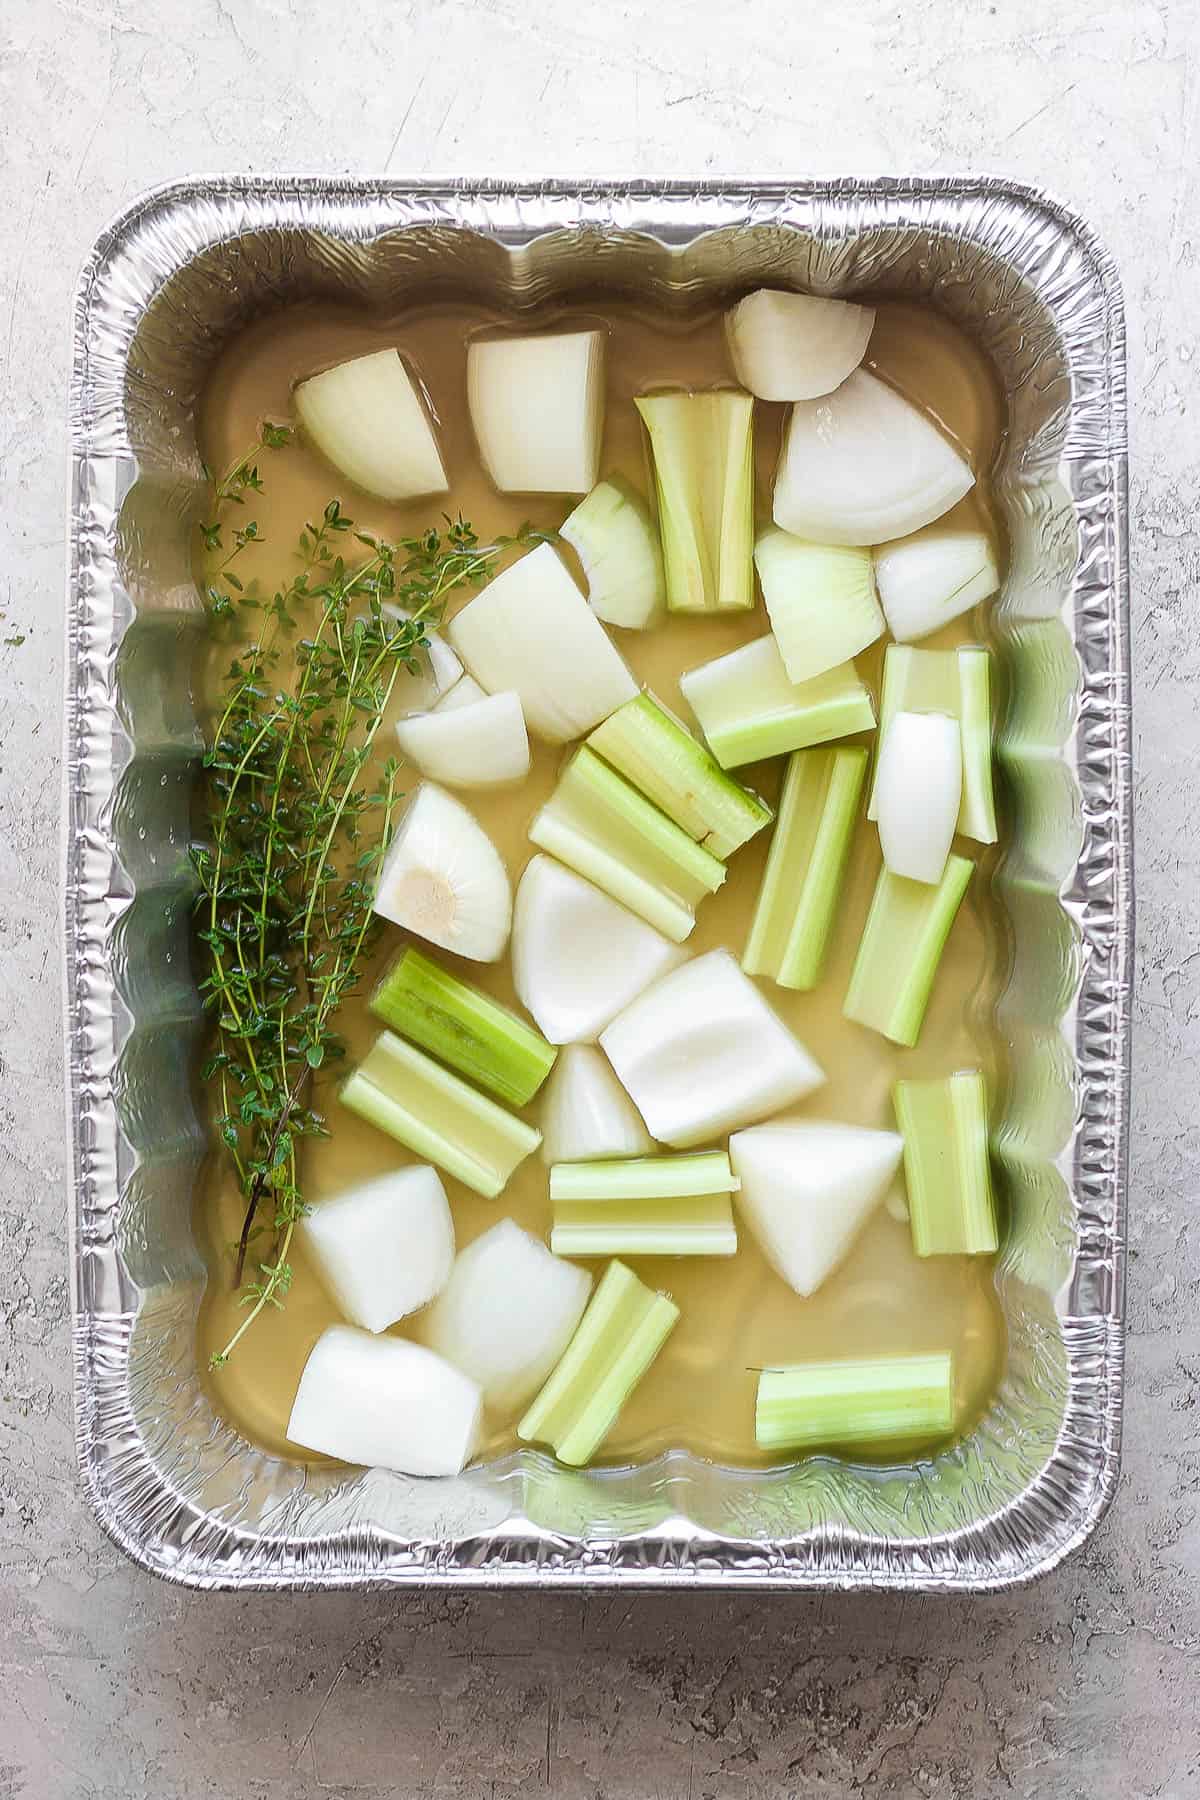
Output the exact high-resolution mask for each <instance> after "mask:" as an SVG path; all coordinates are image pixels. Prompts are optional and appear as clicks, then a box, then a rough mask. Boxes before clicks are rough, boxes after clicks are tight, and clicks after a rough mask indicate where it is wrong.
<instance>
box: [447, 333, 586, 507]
mask: <svg viewBox="0 0 1200 1800" xmlns="http://www.w3.org/2000/svg"><path fill="white" fill-rule="evenodd" d="M467 400H468V404H469V405H470V408H471V423H472V425H473V426H474V427H475V438H476V442H477V443H478V445H479V454H480V456H481V457H482V459H483V464H484V467H485V468H486V469H487V472H488V474H489V475H490V476H491V478H492V480H493V482H494V483H495V485H496V486H497V487H498V488H499V489H500V491H501V493H503V494H586V493H587V491H588V489H589V488H590V487H594V486H595V482H596V475H597V472H598V468H597V465H598V463H599V460H600V437H601V429H602V425H603V420H604V333H603V332H602V331H556V332H547V333H544V334H542V335H539V336H537V337H493V338H475V339H474V340H473V341H472V342H471V344H470V345H469V346H468V349H467Z"/></svg>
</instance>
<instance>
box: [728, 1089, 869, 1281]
mask: <svg viewBox="0 0 1200 1800" xmlns="http://www.w3.org/2000/svg"><path fill="white" fill-rule="evenodd" d="M903 1148H904V1140H903V1139H902V1138H901V1137H900V1136H899V1135H898V1133H896V1132H894V1131H868V1130H866V1129H865V1128H864V1127H862V1126H858V1125H827V1124H822V1123H817V1122H816V1121H815V1120H814V1121H812V1122H808V1121H804V1122H801V1121H796V1122H794V1123H793V1122H785V1121H782V1120H781V1121H779V1122H778V1123H773V1124H770V1125H756V1126H754V1127H753V1128H752V1129H751V1130H749V1131H736V1132H735V1133H734V1134H733V1136H732V1137H731V1138H730V1140H729V1160H730V1162H731V1163H732V1165H733V1172H734V1174H735V1175H736V1176H737V1177H738V1180H739V1181H740V1182H741V1184H742V1185H741V1188H740V1189H739V1191H738V1192H737V1193H736V1194H735V1195H734V1197H733V1200H734V1205H735V1206H736V1207H737V1209H738V1211H739V1213H740V1214H741V1215H742V1218H743V1219H744V1220H745V1221H746V1224H747V1225H748V1226H749V1228H750V1230H751V1231H752V1232H753V1233H754V1236H755V1237H756V1238H757V1240H758V1244H759V1248H760V1249H761V1250H762V1253H763V1255H764V1256H765V1257H766V1259H767V1261H768V1262H769V1263H770V1265H771V1267H772V1268H773V1269H774V1270H775V1272H776V1274H778V1275H781V1276H782V1277H783V1279H784V1281H786V1282H787V1284H788V1286H789V1287H791V1288H794V1289H795V1290H796V1292H797V1293H798V1294H812V1293H815V1292H816V1290H817V1289H818V1288H819V1287H820V1285H821V1283H822V1282H823V1281H824V1280H825V1278H826V1276H827V1275H830V1274H832V1272H833V1270H834V1269H835V1268H836V1267H837V1265H838V1264H839V1263H840V1262H841V1260H842V1258H843V1257H844V1256H845V1255H846V1252H847V1251H848V1250H849V1249H850V1247H851V1245H852V1244H853V1242H854V1240H855V1238H856V1237H857V1236H858V1234H859V1232H860V1231H861V1230H862V1228H863V1226H864V1225H865V1224H866V1222H867V1220H868V1218H869V1217H870V1216H871V1213H872V1212H873V1211H874V1210H875V1208H876V1206H878V1204H879V1202H880V1201H881V1200H882V1199H883V1197H884V1195H885V1193H886V1192H887V1189H888V1187H889V1185H890V1184H891V1181H892V1178H893V1176H894V1175H895V1173H896V1170H897V1169H898V1168H899V1166H900V1156H901V1152H902V1150H903Z"/></svg>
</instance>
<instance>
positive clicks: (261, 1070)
mask: <svg viewBox="0 0 1200 1800" xmlns="http://www.w3.org/2000/svg"><path fill="white" fill-rule="evenodd" d="M290 439H291V433H290V431H288V430H287V429H286V428H283V427H279V426H270V425H268V426H267V427H265V428H264V431H263V434H262V439H261V446H260V445H256V446H255V448H254V450H253V451H251V453H250V454H249V455H248V456H246V457H243V458H242V459H241V460H240V461H239V462H238V463H237V464H236V465H235V466H234V468H233V469H232V470H231V471H230V472H229V474H228V475H226V476H225V477H224V479H223V480H221V481H219V482H214V484H213V494H214V509H213V516H212V518H211V519H210V520H209V521H208V522H206V523H205V524H203V525H202V526H201V528H200V534H201V543H202V554H203V559H204V567H205V571H206V572H205V574H204V578H203V583H202V585H203V591H204V597H205V602H206V605H207V608H208V612H209V616H210V619H211V621H212V622H213V628H214V629H219V630H221V631H224V632H227V633H228V634H229V635H230V637H231V639H232V640H233V643H234V646H235V648H234V654H233V660H232V661H231V662H230V664H229V667H228V671H227V673H226V675H225V677H224V679H223V683H222V687H221V692H220V698H219V706H218V710H217V715H216V721H215V725H214V729H213V731H212V736H211V743H210V746H209V748H208V750H207V752H206V755H205V758H204V762H205V768H206V771H207V818H208V831H207V841H205V842H204V843H202V844H200V845H199V846H197V847H196V848H195V849H194V851H193V863H194V865H195V871H196V875H197V878H198V882H199V888H200V892H199V895H198V898H197V914H198V926H199V938H200V941H201V943H202V945H203V946H204V951H205V957H206V962H207V968H206V970H205V973H204V975H203V979H202V981H201V991H202V993H203V995H204V1000H205V1004H206V1006H207V1007H208V1008H209V1009H210V1011H211V1013H212V1016H213V1023H214V1027H215V1033H214V1041H213V1044H212V1048H211V1051H210V1054H209V1056H208V1058H207V1061H206V1062H205V1064H204V1068H203V1076H204V1079H205V1080H206V1081H207V1082H209V1083H211V1084H212V1086H213V1089H214V1092H215V1095H216V1128H217V1132H218V1135H219V1138H220V1142H221V1145H222V1146H223V1148H224V1151H225V1152H226V1153H227V1154H228V1156H229V1157H230V1159H231V1161H232V1165H233V1168H234V1170H235V1172H236V1176H237V1181H238V1184H239V1187H240V1190H241V1193H242V1195H243V1197H244V1200H245V1209H244V1214H243V1221H242V1228H241V1233H240V1236H239V1239H238V1242H237V1244H236V1246H235V1247H233V1251H232V1254H233V1258H234V1285H235V1286H237V1287H240V1288H243V1290H244V1291H243V1294H242V1299H243V1302H244V1304H245V1305H246V1307H247V1314H246V1317H245V1318H244V1319H243V1321H242V1323H241V1325H240V1326H239V1328H238V1330H237V1331H236V1332H235V1333H234V1334H233V1336H232V1337H231V1338H230V1340H229V1342H228V1343H227V1344H226V1346H225V1348H224V1349H223V1350H221V1351H219V1352H218V1353H217V1354H216V1355H215V1356H214V1357H213V1359H212V1363H213V1365H214V1366H217V1365H219V1364H221V1363H223V1362H225V1361H226V1360H227V1359H228V1357H229V1356H230V1354H231V1353H232V1351H233V1350H234V1348H235V1346H236V1345H237V1343H238V1342H239V1341H240V1339H241V1338H242V1337H243V1336H244V1334H245V1333H246V1331H247V1330H248V1329H249V1328H250V1326H251V1325H252V1324H253V1323H254V1322H255V1320H257V1319H258V1318H259V1317H260V1316H261V1315H262V1313H263V1312H264V1311H265V1310H266V1309H267V1308H268V1307H278V1306H280V1305H281V1304H282V1302H283V1300H284V1297H285V1296H286V1294H287V1291H288V1288H289V1286H290V1284H291V1279H292V1272H291V1266H290V1263H289V1261H288V1257H289V1253H290V1248H291V1243H292V1236H293V1232H294V1229H295V1225H296V1222H297V1220H298V1219H299V1218H300V1217H301V1216H302V1215H303V1213H304V1211H305V1203H304V1198H303V1191H302V1183H301V1171H300V1164H299V1150H300V1145H301V1142H302V1140H303V1139H304V1138H306V1137H315V1136H323V1135H326V1126H325V1121H324V1118H323V1116H322V1114H321V1112H320V1111H319V1110H318V1108H317V1107H316V1106H315V1105H314V1104H313V1099H312V1078H313V1074H314V1071H316V1070H318V1069H321V1068H324V1067H325V1066H327V1065H328V1064H329V1063H330V1062H331V1061H333V1060H334V1059H336V1058H338V1057H340V1056H341V1055H342V1054H343V1047H342V1044H341V1041H340V1039H339V1037H338V1034H337V1031H336V1029H335V1020H336V1016H337V1012H338V1008H339V1007H340V1006H341V1005H342V1003H343V1002H344V1001H345V1000H346V999H347V998H348V996H349V995H350V994H351V993H352V992H353V991H354V989H355V986H356V984H357V982H358V980H359V978H360V975H361V973H362V970H363V967H364V964H365V962H366V960H367V958H368V956H369V954H370V951H371V948H372V944H373V940H374V936H375V929H376V925H377V919H376V915H375V914H374V912H373V911H372V904H371V903H372V897H373V894H374V889H375V880H376V877H377V874H378V871H379V866H380V863H381V862H382V859H383V857H384V855H385V854H386V851H387V846H388V841H389V839H390V836H391V833H392V829H393V823H394V819H395V814H396V808H397V805H398V802H399V801H400V799H401V798H402V793H401V789H400V787H399V768H398V764H397V763H396V762H395V760H394V759H389V760H388V761H387V762H386V763H385V764H384V765H383V767H382V771H379V770H378V769H377V768H374V767H372V752H373V750H374V746H375V740H376V737H377V735H378V732H379V728H380V725H381V724H382V723H383V720H384V718H385V716H386V714H387V709H388V703H389V701H390V699H391V696H392V693H393V690H394V689H395V687H396V685H397V682H398V681H399V680H401V679H403V678H404V677H405V673H406V671H414V672H415V671H416V670H418V669H419V666H420V664H419V659H420V657H421V653H422V649H423V646H424V645H425V644H426V643H427V638H426V633H427V631H428V629H429V628H430V627H431V626H433V625H434V624H436V623H437V622H438V620H439V619H440V618H441V615H442V611H443V609H444V606H445V602H446V600H447V598H448V596H449V595H450V594H451V593H453V592H454V590H455V589H457V588H461V587H463V586H466V585H473V584H475V583H476V582H478V581H479V580H480V579H481V577H483V576H484V575H485V574H486V573H487V572H488V571H489V569H490V568H491V566H492V564H493V562H494V560H495V558H496V557H497V555H498V554H499V552H500V550H501V549H502V548H503V547H504V546H503V545H502V544H494V545H490V546H486V547H481V546H480V545H479V544H478V543H477V541H476V538H475V536H474V533H473V532H472V531H471V528H470V526H469V525H467V524H465V523H463V522H462V521H461V520H460V521H459V522H458V523H456V524H451V525H449V526H448V528H447V529H446V530H445V531H444V532H438V531H430V532H428V533H427V534H425V536H423V537H421V538H406V539H401V540H399V541H397V542H396V543H394V544H392V543H386V542H384V541H383V540H382V539H380V538H377V537H372V536H370V535H369V534H368V533H366V532H360V531H357V530H356V529H355V526H354V521H353V520H352V519H350V518H347V517H346V515H345V514H344V513H343V511H342V509H341V506H340V504H339V502H338V501H337V500H331V501H330V502H329V504H328V505H327V506H326V508H325V511H324V515H323V516H322V518H321V519H320V520H319V521H318V522H316V523H315V524H312V523H310V524H309V525H308V526H307V527H306V529H305V531H304V532H303V533H302V535H301V537H300V540H299V544H298V566H297V570H296V573H295V574H294V575H293V576H292V577H291V579H290V580H288V581H287V582H286V583H285V584H284V585H283V586H281V587H280V588H278V589H277V590H276V591H275V592H274V593H273V594H271V595H270V596H267V595H266V594H264V593H261V592H259V591H258V590H257V586H256V584H255V583H254V582H252V581H249V580H247V581H243V580H242V578H241V576H240V575H239V574H238V572H237V570H236V569H235V568H234V567H233V564H234V563H235V562H236V561H237V560H238V559H239V558H241V557H242V556H243V555H244V553H245V552H246V551H247V550H248V549H249V548H250V547H251V546H253V545H255V544H258V543H261V542H262V539H261V538H260V536H259V531H258V526H257V523H256V522H255V521H254V520H249V521H248V522H247V523H246V524H244V525H237V526H234V525H233V519H234V517H236V515H235V514H234V513H233V510H232V509H233V508H236V507H244V506H245V505H246V503H247V499H248V497H249V496H250V495H252V494H254V493H257V492H260V491H261V489H262V485H263V484H262V480H261V477H260V474H259V467H258V462H257V461H256V458H257V457H258V453H259V449H260V447H261V448H265V449H267V450H279V449H283V448H284V447H285V446H286V445H287V444H288V443H289V442H290ZM242 566H243V568H245V566H246V565H245V564H244V563H243V565H242Z"/></svg>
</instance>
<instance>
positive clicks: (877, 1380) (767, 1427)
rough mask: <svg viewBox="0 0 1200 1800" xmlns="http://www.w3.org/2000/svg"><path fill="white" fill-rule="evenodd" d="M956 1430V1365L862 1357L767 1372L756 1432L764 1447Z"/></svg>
mask: <svg viewBox="0 0 1200 1800" xmlns="http://www.w3.org/2000/svg"><path fill="white" fill-rule="evenodd" d="M953 1426H954V1363H953V1359H952V1358H951V1356H950V1354H949V1352H948V1351H939V1352H937V1353H936V1354H934V1355H932V1356H890V1357H872V1358H865V1357H864V1358H861V1359H855V1360H853V1361H846V1362H826V1363H797V1364H795V1365H794V1366H793V1367H792V1368H786V1369H764V1370H763V1371H762V1374H761V1375H760V1376H759V1378H758V1402H757V1405H756V1407H755V1411H754V1435H755V1437H756V1438H757V1440H758V1443H759V1445H760V1447H761V1448H762V1449H764V1450H784V1449H800V1448H802V1447H804V1446H807V1445H809V1444H874V1443H879V1442H881V1441H884V1440H887V1439H891V1438H905V1439H913V1438H939V1437H946V1436H947V1435H948V1434H949V1433H950V1431H951V1430H952V1429H953Z"/></svg>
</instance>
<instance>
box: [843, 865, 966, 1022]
mask: <svg viewBox="0 0 1200 1800" xmlns="http://www.w3.org/2000/svg"><path fill="white" fill-rule="evenodd" d="M974 868H975V865H974V863H973V862H970V861H969V860H968V859H967V857H965V856H951V857H948V858H947V861H946V869H945V873H944V874H943V876H942V879H941V881H940V882H939V883H938V885H937V886H936V887H930V886H928V885H927V884H926V883H925V882H923V881H906V880H905V879H904V877H903V876H902V875H893V874H892V873H891V871H890V869H887V868H883V869H880V871H879V880H878V882H877V883H876V886H875V894H874V898H873V899H872V901H871V910H870V912H869V913H868V914H867V922H866V924H865V926H864V927H863V934H862V942H861V943H860V944H859V946H858V955H857V957H856V958H855V962H854V968H853V971H852V972H851V975H850V986H849V987H848V988H847V990H846V1001H845V1005H844V1006H843V1007H842V1011H843V1012H844V1013H845V1015H846V1017H847V1018H848V1019H854V1020H856V1021H857V1023H858V1024H860V1025H869V1026H870V1027H871V1029H872V1030H873V1031H878V1032H880V1033H881V1034H882V1035H883V1036H884V1037H885V1038H890V1039H891V1040H892V1042H893V1043H894V1044H906V1045H908V1046H909V1047H911V1046H912V1045H913V1044H915V1043H916V1041H917V1039H918V1037H919V1036H920V1035H921V1025H922V1022H923V1021H924V1018H925V1008H926V1007H927V1006H928V1005H929V995H930V991H931V989H932V987H933V978H934V976H935V975H936V974H937V966H938V963H939V961H940V960H941V955H942V950H943V948H944V947H945V943H946V939H947V937H948V936H949V935H950V927H951V926H952V925H953V923H954V919H955V915H956V914H957V912H958V909H959V906H960V904H961V902H962V897H963V895H964V894H965V893H966V891H967V883H968V882H969V881H970V879H971V875H972V872H973V871H974Z"/></svg>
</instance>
